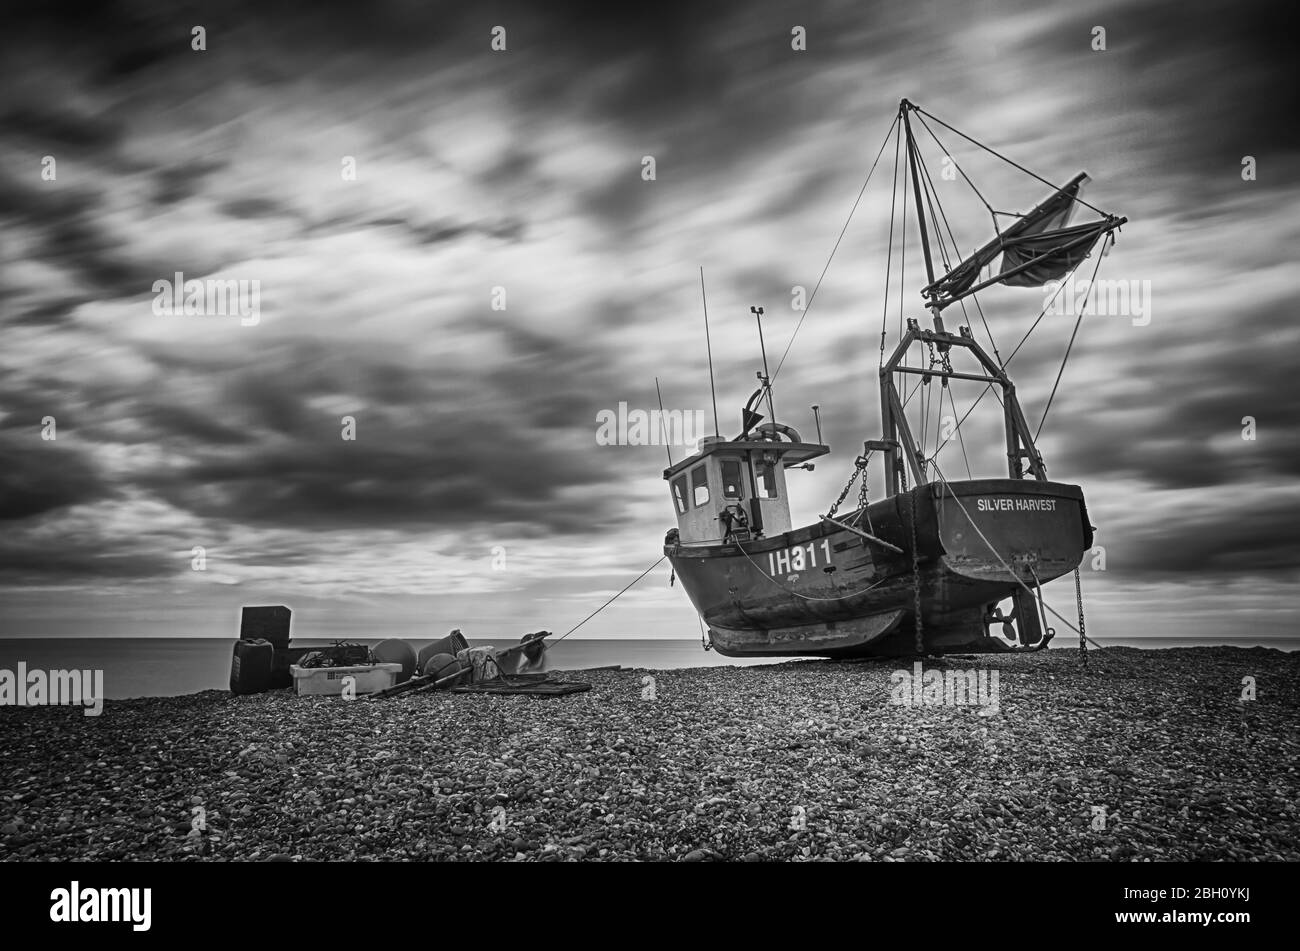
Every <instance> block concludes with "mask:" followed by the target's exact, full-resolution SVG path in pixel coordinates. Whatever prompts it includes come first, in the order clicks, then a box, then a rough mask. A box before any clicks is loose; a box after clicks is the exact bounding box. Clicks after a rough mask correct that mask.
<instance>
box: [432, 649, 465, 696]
mask: <svg viewBox="0 0 1300 951" xmlns="http://www.w3.org/2000/svg"><path fill="white" fill-rule="evenodd" d="M463 672H464V668H463V667H462V666H461V665H460V661H458V660H457V659H456V658H455V657H453V656H452V655H451V654H434V655H433V656H432V657H430V658H429V659H428V660H427V661H425V663H424V676H426V677H432V678H433V679H434V680H435V681H438V680H441V679H442V678H444V677H451V676H452V675H453V674H456V673H463ZM458 681H459V678H457V679H456V680H448V681H447V682H446V683H444V684H439V687H441V688H444V689H445V688H447V687H454V686H456V684H457V682H458Z"/></svg>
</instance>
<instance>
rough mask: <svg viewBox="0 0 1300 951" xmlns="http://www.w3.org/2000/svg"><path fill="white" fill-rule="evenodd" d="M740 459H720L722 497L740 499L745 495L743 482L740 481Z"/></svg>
mask: <svg viewBox="0 0 1300 951" xmlns="http://www.w3.org/2000/svg"><path fill="white" fill-rule="evenodd" d="M741 479H742V475H741V468H740V461H739V460H736V459H724V460H722V497H723V498H724V499H742V498H744V497H745V491H744V488H743V486H744V482H742V481H741Z"/></svg>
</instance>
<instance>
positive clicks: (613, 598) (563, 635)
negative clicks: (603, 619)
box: [548, 555, 668, 646]
mask: <svg viewBox="0 0 1300 951" xmlns="http://www.w3.org/2000/svg"><path fill="white" fill-rule="evenodd" d="M667 557H668V556H667V555H660V556H659V558H658V560H656V561H655V563H654V564H653V565H651V566H650V567H649V568H647V569H646V570H645V571H643V572H641V573H640V574H639V575H637V576H636V577H635V578H633V579H632V580H631V581H630V582H628V584H627V587H625V588H624V589H623V590H622V591H620V592H619V593H618V594H616V595H614V597H612V598H610V599H609V600H608V601H606V602H605V603H604V604H602V605H601V606H600V607H598V608H596V610H594V611H592V612H591V613H590V614H588V615H587V616H586V617H585V618H583V619H582V620H581V621H579V622H578V623H577V624H575V625H573V627H571V628H569V629H568V630H567V631H565V632H564V633H563V634H561V635H560V636H559V637H557V638H556V639H555V640H554V641H552V642H551V644H558V643H559V642H560V641H562V640H564V639H565V638H566V637H568V636H569V635H570V634H572V633H573V632H574V631H576V630H577V629H578V628H580V627H582V625H584V624H586V623H587V622H588V621H590V620H591V619H592V618H594V617H595V616H596V615H597V614H599V613H600V612H601V611H603V610H605V609H606V608H607V607H609V606H610V605H611V604H613V603H614V602H615V601H617V600H618V599H619V598H620V597H621V596H622V595H623V593H624V592H626V591H627V589H628V588H630V587H632V585H634V584H636V583H637V582H638V581H640V580H641V579H642V578H644V577H645V576H646V575H648V574H650V572H652V571H654V570H655V569H656V568H658V567H659V562H661V561H663V560H664V559H665V558H667ZM548 646H550V645H548Z"/></svg>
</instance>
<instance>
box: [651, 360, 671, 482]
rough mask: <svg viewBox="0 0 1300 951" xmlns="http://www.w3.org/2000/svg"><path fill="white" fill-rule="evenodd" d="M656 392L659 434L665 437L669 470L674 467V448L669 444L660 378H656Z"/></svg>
mask: <svg viewBox="0 0 1300 951" xmlns="http://www.w3.org/2000/svg"><path fill="white" fill-rule="evenodd" d="M655 392H656V393H658V394H659V432H661V433H663V436H664V449H666V450H667V451H668V468H669V469H671V468H672V467H673V447H672V446H670V445H669V444H668V433H667V431H666V429H665V427H664V394H663V391H662V390H660V389H659V377H655Z"/></svg>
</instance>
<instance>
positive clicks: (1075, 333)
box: [1034, 235, 1114, 442]
mask: <svg viewBox="0 0 1300 951" xmlns="http://www.w3.org/2000/svg"><path fill="white" fill-rule="evenodd" d="M1106 238H1107V239H1109V240H1111V241H1113V240H1114V238H1113V237H1112V236H1111V235H1107V236H1106ZM1104 256H1105V251H1102V252H1101V253H1099V254H1098V255H1097V263H1096V265H1095V266H1094V267H1093V269H1092V280H1090V281H1089V282H1088V294H1091V293H1092V285H1093V284H1096V283H1097V272H1098V271H1099V270H1100V269H1101V259H1102V258H1103V257H1104ZM1083 302H1084V305H1085V306H1086V305H1087V303H1088V297H1087V294H1085V295H1084V298H1083ZM1083 312H1084V308H1083V307H1080V308H1079V315H1078V317H1077V318H1076V319H1075V321H1074V331H1073V333H1071V334H1070V342H1069V344H1067V345H1066V347H1065V356H1064V357H1063V358H1062V359H1061V369H1059V370H1057V371H1056V382H1055V383H1053V384H1052V392H1051V394H1049V395H1048V397H1047V405H1046V406H1044V407H1043V418H1042V419H1040V420H1039V421H1038V429H1037V430H1036V431H1035V432H1034V442H1038V436H1039V434H1040V433H1042V431H1043V424H1044V423H1045V422H1047V413H1048V411H1049V410H1050V409H1051V408H1052V400H1054V399H1055V398H1056V388H1057V387H1058V386H1060V385H1061V377H1062V375H1064V373H1065V365H1066V363H1068V362H1069V360H1070V351H1071V350H1072V349H1073V348H1074V338H1075V337H1077V336H1078V334H1079V325H1080V324H1082V323H1083Z"/></svg>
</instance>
